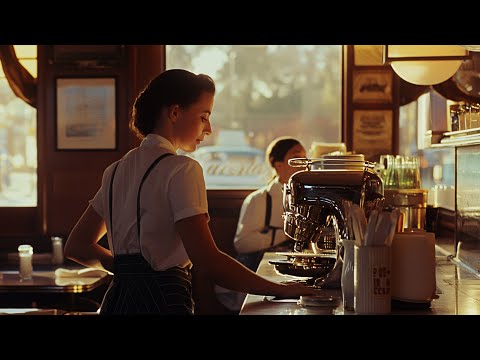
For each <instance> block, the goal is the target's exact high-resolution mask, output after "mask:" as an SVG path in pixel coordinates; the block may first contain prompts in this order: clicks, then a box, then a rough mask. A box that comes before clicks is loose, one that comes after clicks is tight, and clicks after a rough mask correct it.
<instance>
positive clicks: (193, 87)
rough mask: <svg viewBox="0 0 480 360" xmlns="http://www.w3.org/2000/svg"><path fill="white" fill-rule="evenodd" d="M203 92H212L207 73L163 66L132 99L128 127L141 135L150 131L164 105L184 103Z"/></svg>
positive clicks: (181, 104)
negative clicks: (159, 72)
mask: <svg viewBox="0 0 480 360" xmlns="http://www.w3.org/2000/svg"><path fill="white" fill-rule="evenodd" d="M204 92H208V93H212V94H215V83H214V81H213V80H212V78H211V77H210V76H208V75H205V74H198V75H196V74H194V73H192V72H190V71H187V70H183V69H170V70H165V71H164V72H162V73H161V74H159V75H157V76H156V77H155V78H153V79H152V80H151V81H150V82H149V83H148V85H147V86H146V87H145V89H143V90H142V91H141V92H140V94H139V95H138V97H137V98H136V99H135V103H134V104H133V108H132V117H131V120H130V129H131V130H132V131H133V132H134V133H135V134H136V135H137V136H138V137H139V138H140V139H143V138H144V137H145V136H146V135H147V134H149V133H151V132H152V131H153V129H154V127H155V122H156V121H157V120H158V116H159V115H160V113H161V111H162V109H163V108H164V107H168V106H170V105H174V104H178V105H180V106H181V107H188V106H189V105H191V104H193V103H195V102H196V101H197V100H198V99H199V98H200V96H201V95H202V94H203V93H204Z"/></svg>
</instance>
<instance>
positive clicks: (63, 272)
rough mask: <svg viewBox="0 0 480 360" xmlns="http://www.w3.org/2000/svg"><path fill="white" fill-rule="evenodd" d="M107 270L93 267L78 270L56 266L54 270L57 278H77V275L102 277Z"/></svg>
mask: <svg viewBox="0 0 480 360" xmlns="http://www.w3.org/2000/svg"><path fill="white" fill-rule="evenodd" d="M105 274H108V272H106V271H103V270H98V269H94V268H85V269H79V270H72V269H64V268H58V269H56V270H55V277H59V278H74V277H75V278H78V277H102V276H104V275H105Z"/></svg>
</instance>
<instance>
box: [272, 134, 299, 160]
mask: <svg viewBox="0 0 480 360" xmlns="http://www.w3.org/2000/svg"><path fill="white" fill-rule="evenodd" d="M298 144H300V141H298V140H297V139H294V138H292V137H288V136H282V137H279V138H276V139H275V140H273V141H272V142H271V143H270V144H269V145H268V147H267V150H266V155H267V161H268V162H269V164H270V165H271V166H272V168H273V167H274V166H273V164H274V163H275V161H283V160H284V159H285V155H287V152H288V150H290V149H291V148H292V147H294V146H295V145H298Z"/></svg>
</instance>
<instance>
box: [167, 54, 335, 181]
mask: <svg viewBox="0 0 480 360" xmlns="http://www.w3.org/2000/svg"><path fill="white" fill-rule="evenodd" d="M166 67H167V69H168V68H184V69H187V70H190V71H192V72H194V73H204V74H207V75H210V76H211V77H212V78H213V79H214V80H215V84H216V88H217V90H216V95H215V104H214V109H213V114H212V128H213V134H212V135H211V136H209V137H207V138H206V140H205V141H204V143H203V144H202V145H201V146H200V147H199V148H198V149H197V150H196V151H195V152H193V153H191V154H189V155H190V156H192V157H194V158H197V159H198V161H199V162H200V163H201V164H202V167H203V169H204V172H205V180H206V184H207V188H208V189H225V188H230V189H240V188H242V189H255V188H259V187H261V186H263V185H264V184H265V182H266V181H267V180H268V179H269V178H270V176H271V169H270V167H269V166H268V165H267V163H266V160H265V149H266V147H267V146H268V144H269V143H270V142H271V141H272V140H273V139H274V138H276V137H278V136H286V135H289V136H293V137H295V138H297V139H299V140H300V141H301V142H302V143H303V145H304V146H305V148H306V150H307V151H308V150H309V149H310V147H311V145H312V143H313V142H315V141H318V142H334V143H337V142H340V141H341V121H342V119H341V108H342V72H341V68H342V46H341V45H168V46H167V47H166Z"/></svg>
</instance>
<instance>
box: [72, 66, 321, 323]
mask: <svg viewBox="0 0 480 360" xmlns="http://www.w3.org/2000/svg"><path fill="white" fill-rule="evenodd" d="M214 95H215V84H214V82H213V80H212V79H211V78H210V77H208V76H207V75H203V74H199V75H196V74H193V73H191V72H189V71H186V70H181V69H172V70H167V71H164V72H163V73H161V74H160V75H158V76H157V77H155V78H154V79H153V80H152V81H151V82H150V83H149V84H148V85H147V86H146V88H145V89H144V90H143V91H142V92H141V93H140V94H139V96H138V97H137V99H136V101H135V103H134V106H133V111H132V119H131V123H130V125H131V128H132V130H133V131H135V132H136V134H137V135H138V136H139V137H140V138H141V139H142V142H141V144H140V146H138V147H136V148H134V149H132V150H130V151H129V152H128V153H127V154H126V155H125V156H123V158H122V159H120V160H118V161H116V162H114V163H113V164H111V165H110V166H108V167H107V168H106V170H105V171H104V174H103V178H102V185H101V187H100V189H99V190H98V192H97V193H96V195H95V196H94V198H93V199H92V200H90V202H89V205H88V207H87V209H86V210H85V212H84V214H83V215H82V216H81V218H80V219H79V220H78V222H77V224H76V225H75V226H74V228H73V230H72V232H71V233H70V236H69V237H68V239H67V242H66V244H65V256H66V257H67V258H70V259H72V260H74V261H76V262H78V263H80V264H82V265H85V266H88V267H93V268H98V269H105V270H108V271H111V272H113V274H114V275H113V279H112V282H111V284H110V287H109V288H108V290H107V292H106V294H105V297H104V299H103V302H102V305H101V308H100V314H150V313H157V314H193V313H194V302H193V299H192V284H191V272H190V270H191V267H192V264H193V266H199V267H200V268H201V269H202V272H203V274H204V275H206V276H208V277H209V278H210V279H211V280H212V281H213V282H214V283H217V284H218V285H220V286H222V287H225V288H229V289H232V290H237V291H241V292H247V293H253V294H264V295H277V296H284V297H297V296H300V295H311V294H315V293H316V291H315V290H314V289H312V288H309V287H306V286H303V285H300V284H295V283H294V284H282V283H275V282H271V281H268V280H266V279H264V278H262V277H260V276H258V275H256V274H255V273H254V272H252V271H250V270H249V269H248V268H246V267H245V266H243V265H242V264H240V263H239V262H238V261H236V260H235V259H233V258H231V257H230V256H228V255H227V254H225V253H223V252H221V251H220V250H219V249H218V248H217V246H216V245H215V242H214V240H213V238H212V235H211V233H210V230H209V227H208V221H209V215H208V205H207V195H206V189H205V181H204V178H203V171H202V168H201V166H200V165H199V163H198V162H197V161H195V160H194V159H192V158H190V157H187V156H182V155H177V154H176V151H177V150H178V149H181V150H183V151H187V152H191V151H194V150H195V149H196V147H197V145H199V144H200V143H201V142H202V141H203V140H204V139H205V136H207V135H210V134H211V133H212V128H211V125H210V116H211V114H212V109H213V102H214ZM105 232H106V233H107V237H108V244H109V250H107V249H105V248H103V247H102V246H100V245H98V241H99V239H100V238H101V237H102V236H103V235H104V234H105Z"/></svg>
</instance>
